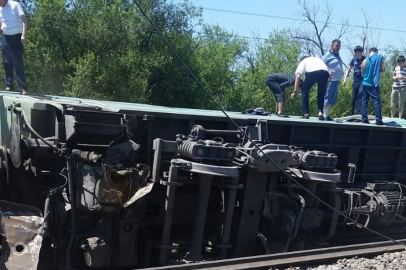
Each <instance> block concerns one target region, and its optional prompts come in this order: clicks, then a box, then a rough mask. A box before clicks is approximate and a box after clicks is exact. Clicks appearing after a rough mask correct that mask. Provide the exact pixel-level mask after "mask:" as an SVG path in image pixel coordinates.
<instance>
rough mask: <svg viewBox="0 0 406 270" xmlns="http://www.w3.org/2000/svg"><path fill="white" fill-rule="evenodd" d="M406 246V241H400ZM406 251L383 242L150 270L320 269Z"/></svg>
mask: <svg viewBox="0 0 406 270" xmlns="http://www.w3.org/2000/svg"><path fill="white" fill-rule="evenodd" d="M398 241H400V242H402V243H406V239H401V240H398ZM400 251H405V246H404V245H401V244H398V243H395V242H393V241H382V242H374V243H366V244H357V245H348V246H339V247H329V248H319V249H311V250H304V251H293V252H284V253H278V254H272V255H261V256H252V257H242V258H235V259H226V260H217V261H210V262H200V263H190V264H180V265H171V266H163V267H152V268H146V269H149V270H163V269H179V270H197V269H204V270H212V269H217V270H231V269H233V270H245V269H269V268H270V267H289V266H303V265H317V264H321V263H324V262H331V261H334V260H339V259H343V258H352V257H372V256H377V255H381V254H384V253H391V252H400Z"/></svg>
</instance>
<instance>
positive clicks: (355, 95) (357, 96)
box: [343, 46, 365, 115]
mask: <svg viewBox="0 0 406 270" xmlns="http://www.w3.org/2000/svg"><path fill="white" fill-rule="evenodd" d="M363 51H364V48H362V47H361V46H356V47H355V48H354V55H355V56H354V58H353V59H351V62H350V66H349V67H348V69H347V72H346V73H345V76H344V81H343V85H345V84H346V83H347V78H348V75H350V72H351V69H354V75H353V81H352V104H351V114H352V115H354V114H359V113H360V112H361V99H362V76H361V65H362V62H363V61H364V59H365V56H364V55H363V54H362V53H363Z"/></svg>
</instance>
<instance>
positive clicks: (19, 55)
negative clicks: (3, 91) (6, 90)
mask: <svg viewBox="0 0 406 270" xmlns="http://www.w3.org/2000/svg"><path fill="white" fill-rule="evenodd" d="M1 51H2V53H3V65H4V72H5V73H6V86H7V87H10V88H11V89H13V79H14V73H13V70H15V73H16V77H17V83H18V87H19V89H20V90H27V83H26V80H25V72H24V61H23V52H24V46H23V44H22V43H21V34H17V35H4V34H3V37H2V40H1Z"/></svg>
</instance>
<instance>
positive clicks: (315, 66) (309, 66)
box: [295, 56, 328, 74]
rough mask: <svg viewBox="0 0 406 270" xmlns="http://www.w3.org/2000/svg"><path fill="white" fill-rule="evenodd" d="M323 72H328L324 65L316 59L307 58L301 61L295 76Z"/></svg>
mask: <svg viewBox="0 0 406 270" xmlns="http://www.w3.org/2000/svg"><path fill="white" fill-rule="evenodd" d="M319 70H325V71H327V72H328V68H327V66H326V64H325V63H324V62H323V60H321V59H320V58H318V57H313V56H310V57H307V58H305V59H303V60H302V61H301V62H300V63H299V65H298V66H297V68H296V72H295V73H296V74H298V73H300V74H305V73H307V72H313V71H319Z"/></svg>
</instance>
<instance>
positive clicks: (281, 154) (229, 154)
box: [0, 95, 406, 269]
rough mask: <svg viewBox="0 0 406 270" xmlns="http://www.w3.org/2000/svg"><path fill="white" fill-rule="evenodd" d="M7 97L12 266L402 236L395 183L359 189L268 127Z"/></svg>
mask: <svg viewBox="0 0 406 270" xmlns="http://www.w3.org/2000/svg"><path fill="white" fill-rule="evenodd" d="M1 98H2V99H1V100H2V102H1V108H0V110H1V111H0V117H1V142H2V147H1V149H0V164H1V171H0V175H1V178H0V179H1V180H0V185H1V189H0V198H1V201H0V210H1V221H2V222H1V228H0V230H1V264H2V266H3V267H4V268H6V269H135V268H147V267H151V266H165V265H174V264H186V263H193V262H201V261H209V260H217V259H228V258H238V257H245V256H252V255H262V254H274V253H280V252H287V251H298V250H305V249H314V248H323V247H331V246H337V245H342V244H349V243H357V242H368V241H371V239H374V235H372V234H368V233H364V230H363V229H362V228H361V227H362V226H365V227H368V228H372V229H374V230H377V231H380V232H387V233H388V235H396V237H398V238H400V237H401V236H402V235H403V236H404V234H403V229H404V227H405V221H406V218H405V217H404V215H403V214H404V212H405V200H406V196H404V194H403V190H402V184H401V181H391V180H390V179H385V178H383V179H379V178H377V179H374V181H373V180H370V179H366V180H365V179H364V180H363V181H356V180H355V179H356V177H357V173H356V165H354V164H352V163H350V162H349V161H350V160H351V158H348V156H347V157H345V158H344V157H340V153H333V152H332V151H328V148H326V147H322V146H321V147H320V148H317V147H312V148H310V146H309V145H296V144H295V145H293V144H284V143H280V142H278V140H275V141H273V140H272V135H271V134H269V133H270V132H273V127H272V124H271V123H269V121H268V120H267V119H266V118H258V119H252V120H250V121H247V122H246V125H241V126H240V128H239V129H237V128H219V129H209V128H206V127H205V124H207V123H208V122H207V121H200V122H201V123H203V124H199V120H193V121H190V123H193V125H189V126H188V125H184V124H182V123H183V122H182V121H183V120H176V117H172V116H167V118H169V119H172V120H173V121H174V123H177V122H176V121H178V122H179V124H178V125H169V124H168V125H169V126H166V127H165V128H170V129H171V131H170V132H165V128H164V127H162V129H161V127H160V126H159V121H154V119H155V118H159V117H162V116H159V115H158V114H155V115H154V114H145V113H141V112H137V113H135V112H134V113H131V112H111V111H105V110H103V109H100V108H98V107H97V106H96V107H92V106H88V105H84V104H79V105H78V104H75V103H73V102H66V101H60V100H59V101H58V100H56V99H54V100H48V99H45V98H42V99H40V98H38V99H35V100H34V101H33V99H29V98H26V97H25V98H21V97H18V96H12V95H3V96H1ZM254 120H255V121H254ZM213 121H214V120H213ZM168 122H170V121H168ZM213 126H216V125H215V124H213ZM187 129H189V130H190V131H189V132H188V133H186V132H185V130H187ZM364 131H365V130H362V132H364ZM274 132H277V131H274ZM292 132H293V131H292ZM402 132H403V131H402ZM159 134H164V135H163V136H159ZM402 134H403V135H402V136H403V137H405V135H404V133H402ZM303 136H310V135H308V134H304V133H303ZM320 136H323V135H322V134H320ZM354 147H355V146H354ZM348 148H349V149H350V150H349V151H350V152H351V151H352V150H351V149H352V146H349V147H348ZM338 152H341V151H338ZM360 153H361V155H362V153H363V152H362V151H361V152H360ZM400 154H402V153H400ZM269 158H271V160H270V159H269ZM360 160H361V161H364V162H365V160H362V159H360ZM361 161H360V162H359V163H361ZM399 162H400V161H399ZM365 163H366V162H365ZM399 166H400V165H399ZM343 169H344V170H345V174H343V172H342V170H343ZM364 170H365V168H364ZM319 199H321V200H322V201H320V200H319ZM323 202H325V203H327V204H328V205H326V204H324V203H323ZM354 221H355V222H354ZM403 238H404V237H403Z"/></svg>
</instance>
